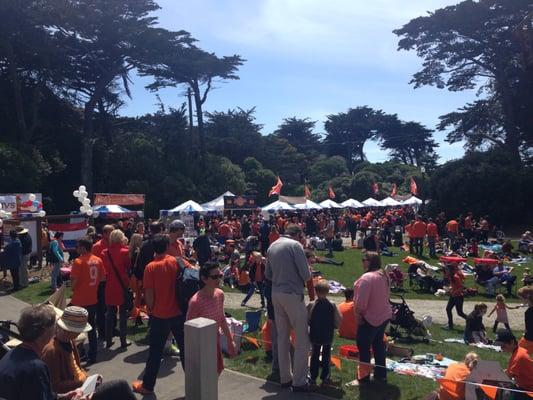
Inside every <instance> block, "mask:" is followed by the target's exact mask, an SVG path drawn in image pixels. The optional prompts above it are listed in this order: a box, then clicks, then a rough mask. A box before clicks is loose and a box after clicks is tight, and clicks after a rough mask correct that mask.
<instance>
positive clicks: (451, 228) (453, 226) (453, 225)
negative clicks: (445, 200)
mask: <svg viewBox="0 0 533 400" xmlns="http://www.w3.org/2000/svg"><path fill="white" fill-rule="evenodd" d="M446 229H447V230H448V232H452V233H458V232H459V224H458V223H457V221H456V220H454V219H452V220H450V221H448V223H447V224H446Z"/></svg>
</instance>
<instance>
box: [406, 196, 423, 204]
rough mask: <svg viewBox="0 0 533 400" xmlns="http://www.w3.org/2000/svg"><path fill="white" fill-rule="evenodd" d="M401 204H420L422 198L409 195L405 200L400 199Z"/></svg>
mask: <svg viewBox="0 0 533 400" xmlns="http://www.w3.org/2000/svg"><path fill="white" fill-rule="evenodd" d="M402 204H404V205H406V206H409V205H411V206H414V205H420V204H422V200H420V199H419V198H418V197H416V196H411V197H409V198H408V199H407V200H404V201H402Z"/></svg>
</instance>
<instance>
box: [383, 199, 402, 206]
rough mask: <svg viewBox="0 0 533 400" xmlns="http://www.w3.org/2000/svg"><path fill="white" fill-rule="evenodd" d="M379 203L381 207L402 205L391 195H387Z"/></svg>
mask: <svg viewBox="0 0 533 400" xmlns="http://www.w3.org/2000/svg"><path fill="white" fill-rule="evenodd" d="M380 204H381V205H382V206H383V207H396V206H401V205H402V203H400V202H399V201H397V200H394V199H393V198H392V197H387V198H386V199H383V200H381V201H380Z"/></svg>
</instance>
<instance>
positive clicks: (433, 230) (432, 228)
mask: <svg viewBox="0 0 533 400" xmlns="http://www.w3.org/2000/svg"><path fill="white" fill-rule="evenodd" d="M427 231H428V236H429V237H436V236H437V235H438V230H437V224H435V223H434V222H430V223H429V224H428V225H427Z"/></svg>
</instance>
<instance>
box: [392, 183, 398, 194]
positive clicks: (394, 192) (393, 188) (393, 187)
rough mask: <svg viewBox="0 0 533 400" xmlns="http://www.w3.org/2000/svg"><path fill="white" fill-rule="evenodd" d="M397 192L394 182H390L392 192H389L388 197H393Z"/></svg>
mask: <svg viewBox="0 0 533 400" xmlns="http://www.w3.org/2000/svg"><path fill="white" fill-rule="evenodd" d="M397 194H398V189H397V188H396V184H395V183H393V184H392V192H391V194H390V197H392V198H395V197H396V195H397Z"/></svg>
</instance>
